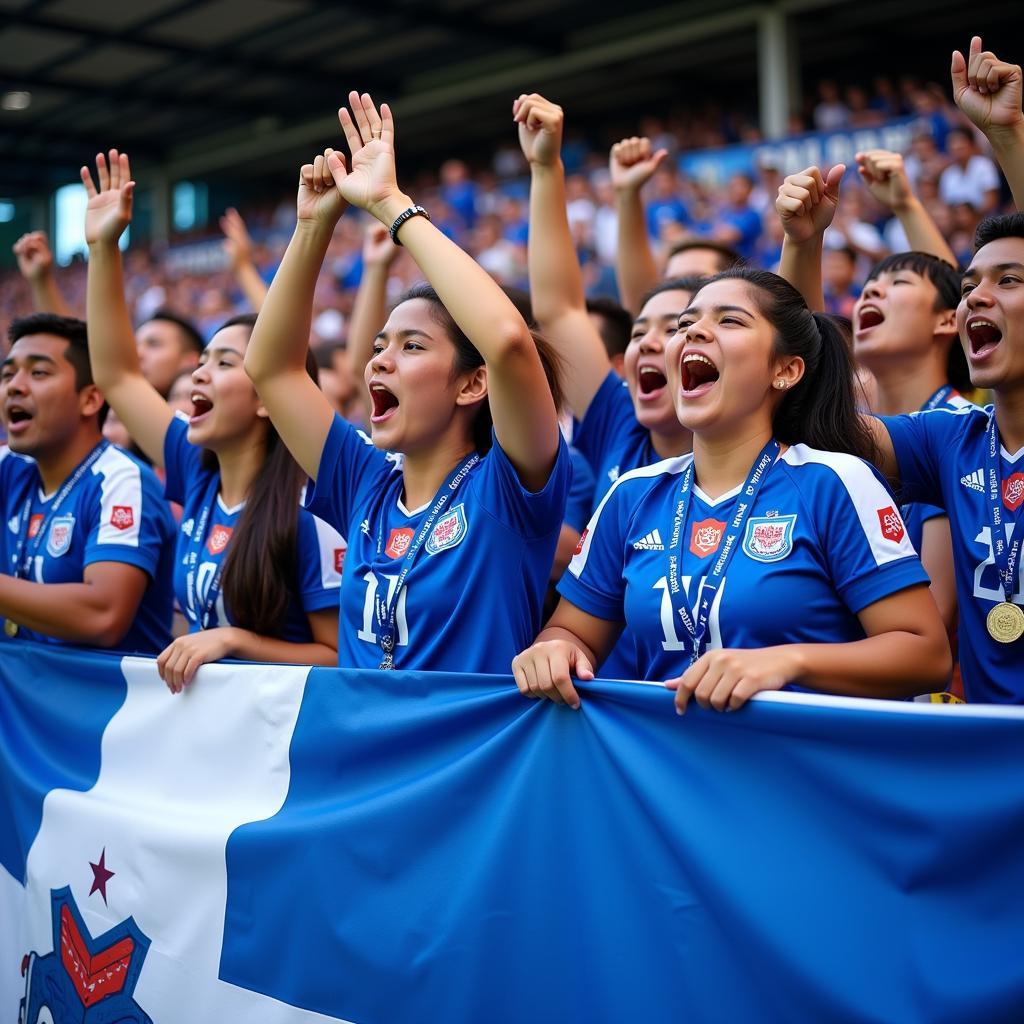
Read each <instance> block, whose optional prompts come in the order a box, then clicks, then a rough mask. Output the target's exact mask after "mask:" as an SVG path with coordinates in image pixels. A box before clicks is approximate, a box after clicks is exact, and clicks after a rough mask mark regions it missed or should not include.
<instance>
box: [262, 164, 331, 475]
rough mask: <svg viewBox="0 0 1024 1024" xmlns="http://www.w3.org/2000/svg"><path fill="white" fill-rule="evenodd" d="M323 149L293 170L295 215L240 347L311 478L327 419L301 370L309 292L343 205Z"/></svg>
mask: <svg viewBox="0 0 1024 1024" xmlns="http://www.w3.org/2000/svg"><path fill="white" fill-rule="evenodd" d="M333 152H334V151H333V150H330V149H328V150H326V151H325V152H324V153H323V155H321V156H317V157H316V158H315V159H314V161H313V162H312V163H311V164H304V165H303V167H302V169H301V171H300V172H299V195H298V200H297V202H296V213H297V215H298V219H297V220H296V223H295V233H294V234H293V235H292V240H291V242H289V243H288V248H287V250H286V251H285V254H284V259H283V260H282V261H281V266H279V267H278V268H277V273H276V274H275V275H274V280H273V282H272V283H271V285H270V289H269V291H268V292H267V298H266V300H265V301H264V303H263V308H262V309H261V310H260V315H259V317H258V318H257V320H256V326H255V327H254V328H253V331H252V336H251V337H250V338H249V345H248V347H247V348H246V350H245V372H246V373H247V374H249V377H250V378H251V379H252V382H253V384H254V385H255V386H256V390H257V391H258V392H259V396H260V399H261V400H262V402H263V404H264V406H265V407H266V409H267V412H268V413H270V418H271V420H272V421H273V423H274V426H275V428H276V429H277V432H278V433H279V434H280V435H281V437H282V438H283V439H284V443H285V444H286V445H287V446H288V450H289V451H290V452H291V453H292V456H293V457H294V458H295V461H296V462H297V463H298V464H299V465H300V466H301V467H302V468H303V470H305V472H306V474H307V475H308V476H309V477H310V478H311V479H313V480H315V479H316V475H317V472H318V471H319V469H320V455H321V454H322V452H323V449H324V444H325V443H326V441H327V435H328V433H329V432H330V429H331V423H332V422H333V421H334V410H333V409H332V408H331V403H330V401H329V400H328V399H327V396H326V395H324V393H323V392H322V391H321V390H320V389H319V388H318V387H317V386H316V382H315V381H314V380H313V379H312V378H311V377H310V376H309V374H308V373H307V372H306V349H307V347H308V345H309V331H310V327H311V325H312V320H313V293H314V291H315V290H316V279H317V277H318V276H319V274H320V268H321V267H322V266H323V262H324V257H325V256H326V255H327V247H328V246H329V245H330V242H331V236H332V235H333V234H334V229H335V227H336V226H337V224H338V220H339V219H340V217H341V215H342V214H343V213H344V212H345V208H346V206H347V205H348V204H347V203H346V202H345V200H344V199H343V198H342V196H341V194H340V193H339V192H338V190H337V189H336V188H335V186H334V179H333V178H332V177H331V173H330V171H328V169H327V160H328V157H329V156H331V155H332V154H333Z"/></svg>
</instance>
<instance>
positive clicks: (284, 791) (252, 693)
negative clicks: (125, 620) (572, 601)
mask: <svg viewBox="0 0 1024 1024" xmlns="http://www.w3.org/2000/svg"><path fill="white" fill-rule="evenodd" d="M581 692H582V695H583V709H582V710H581V711H580V712H573V711H570V710H568V709H566V708H559V707H555V706H553V705H551V704H547V703H544V704H540V703H533V702H529V701H527V700H525V699H524V698H522V697H521V696H520V695H519V693H518V691H517V690H516V689H515V687H514V686H513V684H512V682H511V679H510V678H508V677H503V676H447V675H440V674H431V673H389V674H387V675H386V676H385V675H383V674H378V673H375V672H347V671H333V670H326V669H314V670H309V669H305V668H299V667H273V666H253V665H246V666H231V665H218V666H208V667H206V668H204V669H202V671H201V673H200V675H199V678H198V679H197V680H196V683H195V684H194V685H193V686H192V687H191V688H190V690H189V691H188V692H186V693H185V694H184V695H182V696H181V697H172V696H171V695H169V694H168V692H167V690H166V688H165V687H164V686H163V684H162V683H161V682H160V680H159V678H158V677H157V675H156V671H155V668H154V665H153V662H152V661H148V660H144V659H124V660H123V661H119V660H118V659H115V658H110V657H106V656H103V655H97V654H76V653H74V652H66V651H54V650H48V649H44V648H37V647H35V646H33V645H30V644H17V643H13V644H2V645H0V865H2V870H0V1016H6V1017H7V1018H8V1019H15V1020H25V1021H31V1022H32V1024H36V1022H37V1021H38V1020H47V1019H50V1018H52V1019H53V1020H54V1021H55V1022H56V1024H61V1022H63V1021H75V1022H76V1024H77V1022H81V1024H99V1022H101V1021H102V1022H108V1021H115V1020H123V1021H136V1022H146V1021H154V1022H158V1024H165V1022H167V1024H172V1022H173V1024H177V1022H181V1024H185V1022H190V1024H195V1022H202V1021H217V1022H225V1021H236V1020H237V1021H242V1020H255V1021H260V1022H261V1024H262V1022H267V1024H278V1022H280V1024H292V1022H314V1021H338V1020H342V1021H355V1022H359V1024H373V1022H380V1024H403V1022H414V1021H415V1022H420V1021H426V1020H436V1021H445V1022H474V1024H475V1022H481V1021H487V1022H491V1021H494V1022H501V1021H530V1022H543V1021H559V1022H565V1021H581V1022H582V1021H586V1022H588V1024H589V1022H604V1021H609V1022H611V1021H615V1022H621V1021H644V1022H660V1021H673V1022H675V1021H687V1022H720V1021H730V1022H748V1021H749V1022H757V1024H761V1022H765V1021H830V1022H832V1021H851V1022H853V1021H900V1022H914V1021H922V1022H929V1024H932V1022H947V1021H948V1022H954V1021H963V1022H968V1021H970V1022H975V1021H1006V1022H1010V1021H1019V1020H1020V1019H1021V1018H1022V1008H1024V959H1022V958H1021V956H1020V949H1021V940H1022V938H1024V899H1022V897H1021V893H1022V892H1024V758H1022V757H1021V750H1022V749H1024V712H1022V711H1020V710H1017V709H1001V708H983V707H963V706H960V707H949V706H931V705H914V704H883V703H880V702H873V701H862V702H857V701H849V700H838V699H828V698H817V697H813V696H807V695H796V694H779V695H771V696H770V697H767V698H765V699H761V700H758V701H755V702H754V703H753V704H751V705H750V706H749V707H747V708H745V709H743V710H741V711H740V712H737V713H734V714H728V715H721V714H715V713H710V712H704V711H702V710H700V709H692V710H691V711H690V712H688V713H687V715H686V717H685V718H683V719H682V720H680V719H679V718H678V717H677V716H676V715H675V714H674V709H673V704H672V695H671V694H670V693H668V692H666V691H664V690H663V689H661V688H660V687H656V686H641V685H636V684H622V683H614V682H607V683H594V684H589V685H587V686H585V687H583V688H582V691H581ZM19 1012H20V1014H21V1016H20V1017H19V1016H18V1015H19ZM47 1012H48V1013H49V1015H50V1017H49V1018H48V1017H47V1016H46V1015H45V1014H46V1013H47Z"/></svg>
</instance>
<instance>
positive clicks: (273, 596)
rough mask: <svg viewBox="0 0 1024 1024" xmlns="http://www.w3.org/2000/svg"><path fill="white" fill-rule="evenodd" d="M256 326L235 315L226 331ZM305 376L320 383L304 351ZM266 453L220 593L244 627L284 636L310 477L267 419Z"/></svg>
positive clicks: (206, 455)
mask: <svg viewBox="0 0 1024 1024" xmlns="http://www.w3.org/2000/svg"><path fill="white" fill-rule="evenodd" d="M255 324H256V317H255V315H254V314H247V315H244V316H235V317H232V318H231V319H230V320H228V321H227V323H225V324H222V325H221V327H220V328H219V330H224V328H226V327H235V326H239V325H240V326H243V327H248V328H249V330H250V332H251V331H252V328H253V327H254V326H255ZM306 372H307V373H308V374H309V375H310V377H312V378H313V380H314V381H315V380H316V379H317V370H316V360H315V359H314V358H313V354H312V353H311V352H307V353H306ZM266 424H267V451H266V456H265V457H264V459H263V464H262V465H261V466H260V468H259V472H258V473H257V474H256V477H255V479H254V480H253V482H252V484H251V486H250V487H249V493H248V495H247V496H246V500H245V509H244V510H243V512H242V515H241V517H240V518H239V520H238V525H237V526H236V527H235V531H234V535H233V536H232V538H231V545H230V547H229V548H228V553H227V556H226V557H225V559H224V573H223V575H222V577H221V581H222V582H221V590H222V591H223V593H224V603H225V605H226V607H227V608H228V609H229V611H230V614H231V618H232V619H233V620H234V621H235V622H236V623H237V624H238V625H239V626H241V627H242V628H243V629H249V630H252V632H254V633H259V634H261V635H262V636H275V637H280V636H281V635H282V634H283V632H284V626H285V621H286V618H287V612H288V605H289V603H290V602H291V601H292V600H293V599H297V598H298V596H299V592H298V576H299V550H298V524H299V496H300V494H301V492H302V487H303V485H304V484H305V483H306V474H305V473H304V472H303V471H302V468H301V467H300V466H299V464H298V463H297V462H296V461H295V459H293V458H292V456H291V453H290V452H289V451H288V448H287V447H286V446H285V444H284V442H283V441H282V440H281V436H280V434H278V432H277V431H276V430H275V429H274V425H273V424H272V423H271V422H270V420H269V419H268V420H267V421H266ZM203 465H204V467H205V468H207V469H215V468H216V466H217V458H216V455H214V453H213V452H211V451H209V450H207V451H205V452H203Z"/></svg>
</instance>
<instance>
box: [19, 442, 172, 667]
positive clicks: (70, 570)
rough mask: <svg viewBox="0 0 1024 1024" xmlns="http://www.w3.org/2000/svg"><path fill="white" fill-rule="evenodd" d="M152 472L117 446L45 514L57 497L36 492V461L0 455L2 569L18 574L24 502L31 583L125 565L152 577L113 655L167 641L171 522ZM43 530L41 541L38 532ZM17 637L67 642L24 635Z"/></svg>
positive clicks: (154, 648) (147, 650)
mask: <svg viewBox="0 0 1024 1024" xmlns="http://www.w3.org/2000/svg"><path fill="white" fill-rule="evenodd" d="M160 491H161V488H160V483H159V481H158V480H157V478H156V476H155V475H154V473H153V471H152V470H151V469H150V468H149V467H148V466H144V465H143V464H142V463H140V462H139V461H137V460H136V459H134V458H132V457H131V456H130V455H128V454H127V453H126V452H123V451H121V449H120V448H116V447H114V445H110V444H106V445H105V447H104V448H103V451H102V454H100V455H99V457H98V458H97V459H96V461H95V462H94V463H93V464H92V466H91V468H90V469H89V470H88V471H87V472H86V473H85V474H84V475H83V476H82V478H81V480H79V482H78V484H77V485H76V486H75V487H74V489H73V490H72V491H71V492H70V493H69V494H68V495H67V497H66V498H65V500H64V501H63V502H62V504H61V506H60V508H59V509H58V510H57V511H56V513H55V514H53V515H52V516H51V515H50V512H51V509H52V505H53V502H54V501H55V500H56V498H57V494H59V493H60V490H59V489H58V491H57V492H56V493H55V494H50V495H44V494H43V493H42V491H41V481H40V478H39V470H38V469H37V468H36V464H35V461H34V460H33V459H29V458H25V457H23V456H21V455H17V454H15V453H13V452H9V451H8V450H7V449H3V450H0V506H2V508H3V515H4V523H5V526H4V530H3V541H2V542H0V566H2V569H0V571H2V572H4V573H6V574H7V575H9V576H13V575H16V572H17V570H16V566H15V560H16V558H17V550H18V538H19V536H20V531H21V519H22V515H23V512H24V509H25V503H26V500H27V499H28V498H29V497H31V506H30V512H29V518H28V524H27V534H28V537H27V541H26V543H27V545H28V549H26V552H25V553H27V552H28V550H31V548H32V547H35V546H36V544H38V548H37V550H36V552H35V555H34V557H33V562H32V571H31V576H30V578H31V579H32V580H34V581H35V582H36V583H81V582H82V579H83V574H84V571H85V568H86V566H88V565H92V564H93V563H95V562H124V563H125V564H127V565H134V566H136V567H137V568H139V569H141V570H142V571H143V572H145V573H146V575H147V576H148V577H149V586H147V587H146V591H145V593H144V594H143V597H142V601H141V602H140V604H139V608H138V611H137V612H136V614H135V619H134V621H133V623H132V625H131V628H130V629H129V630H128V632H127V634H126V635H125V637H124V638H123V639H122V640H121V642H120V643H119V644H118V650H121V651H126V652H135V653H139V654H156V653H159V652H160V651H162V650H163V649H164V648H165V647H166V646H167V645H168V644H169V643H170V642H171V616H172V613H173V602H172V599H171V570H172V562H173V538H174V521H173V519H172V518H171V514H170V510H169V509H168V508H167V502H165V501H164V499H163V497H162V496H161V493H160ZM43 529H45V530H46V535H45V536H41V535H40V531H41V530H43ZM19 636H24V637H26V638H28V639H32V640H39V641H43V642H47V643H67V642H68V641H62V640H58V639H56V638H55V637H51V636H45V635H43V634H41V633H35V632H33V631H32V630H29V629H24V628H23V629H22V630H21V631H20V632H19Z"/></svg>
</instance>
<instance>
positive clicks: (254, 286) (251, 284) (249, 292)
mask: <svg viewBox="0 0 1024 1024" xmlns="http://www.w3.org/2000/svg"><path fill="white" fill-rule="evenodd" d="M235 279H236V280H237V281H238V286H239V287H240V288H241V289H242V293H243V294H244V295H245V298H246V301H248V303H249V305H250V307H251V308H252V311H253V312H254V313H258V312H259V311H260V309H262V307H263V302H264V300H265V299H266V297H267V285H266V282H265V281H264V280H263V278H262V277H260V274H259V271H258V270H257V269H256V267H255V266H253V264H252V263H249V262H245V263H241V264H239V266H237V267H236V268H235Z"/></svg>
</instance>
